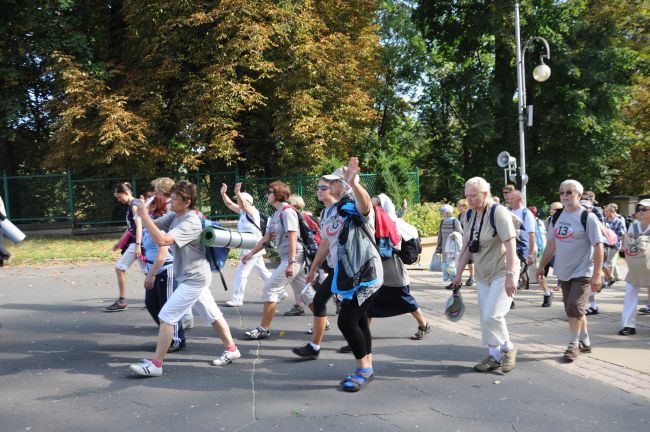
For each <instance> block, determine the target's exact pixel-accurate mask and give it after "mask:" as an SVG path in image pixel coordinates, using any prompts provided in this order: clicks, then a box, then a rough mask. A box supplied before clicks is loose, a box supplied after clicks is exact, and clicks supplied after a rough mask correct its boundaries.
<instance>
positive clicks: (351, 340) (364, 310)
mask: <svg viewBox="0 0 650 432" xmlns="http://www.w3.org/2000/svg"><path fill="white" fill-rule="evenodd" d="M378 293H379V290H377V291H376V292H375V293H374V294H373V295H371V296H370V297H369V298H367V299H366V301H364V302H363V304H361V305H359V302H358V300H357V295H356V294H355V295H354V297H353V298H352V300H343V302H342V303H341V312H340V313H339V319H338V325H339V330H341V333H342V334H343V336H344V337H345V340H346V341H347V342H348V345H349V346H350V348H351V349H352V353H353V354H354V358H356V359H357V360H359V359H362V358H364V357H365V356H366V355H368V354H370V353H372V335H371V334H370V325H369V324H368V309H370V306H372V302H374V301H375V298H377V294H378Z"/></svg>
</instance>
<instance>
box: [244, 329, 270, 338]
mask: <svg viewBox="0 0 650 432" xmlns="http://www.w3.org/2000/svg"><path fill="white" fill-rule="evenodd" d="M246 336H248V338H249V339H253V340H258V339H267V338H268V337H269V336H271V331H270V330H263V329H262V328H261V327H255V328H254V329H252V330H246Z"/></svg>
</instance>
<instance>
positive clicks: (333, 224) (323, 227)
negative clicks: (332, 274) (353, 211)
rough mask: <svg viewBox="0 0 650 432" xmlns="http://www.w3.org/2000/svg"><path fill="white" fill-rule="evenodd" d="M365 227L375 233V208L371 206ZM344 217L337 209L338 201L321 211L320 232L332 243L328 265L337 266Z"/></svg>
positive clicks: (372, 234) (370, 232) (372, 233)
mask: <svg viewBox="0 0 650 432" xmlns="http://www.w3.org/2000/svg"><path fill="white" fill-rule="evenodd" d="M365 221H366V224H365V227H366V230H367V231H368V233H369V234H370V235H371V236H374V235H375V210H374V209H373V208H372V206H371V207H370V213H369V214H368V216H365ZM343 223H344V219H343V217H341V216H339V214H338V212H337V211H336V203H334V204H332V206H330V207H328V208H326V209H325V210H323V212H322V213H321V221H320V233H321V236H324V237H326V238H327V241H328V242H329V245H330V252H329V255H327V265H328V266H330V267H331V268H335V267H336V262H337V261H338V258H339V254H338V250H339V249H338V248H339V234H340V232H341V229H342V228H343Z"/></svg>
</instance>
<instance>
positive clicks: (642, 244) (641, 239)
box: [623, 222, 650, 260]
mask: <svg viewBox="0 0 650 432" xmlns="http://www.w3.org/2000/svg"><path fill="white" fill-rule="evenodd" d="M631 228H632V233H630V234H628V235H626V236H625V239H624V241H623V250H624V251H625V259H628V260H630V259H631V260H647V259H648V258H647V256H648V254H650V250H649V249H650V235H648V234H644V233H642V232H641V227H640V222H633V223H632V225H631Z"/></svg>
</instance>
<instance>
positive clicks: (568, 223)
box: [546, 209, 605, 281]
mask: <svg viewBox="0 0 650 432" xmlns="http://www.w3.org/2000/svg"><path fill="white" fill-rule="evenodd" d="M583 211H586V210H583V209H579V210H577V211H573V212H569V211H567V210H566V209H564V211H562V214H560V217H559V218H558V220H557V221H556V222H555V225H553V222H552V221H551V223H550V224H549V230H548V233H547V234H546V238H547V239H548V240H553V241H554V242H555V264H554V266H553V271H554V272H555V274H556V275H557V277H558V279H559V280H561V281H568V280H571V279H574V278H578V277H591V276H592V275H593V272H594V248H593V245H595V244H598V243H604V242H605V239H604V238H603V235H602V232H601V230H600V225H599V224H600V223H599V222H598V218H597V217H596V215H595V214H593V213H591V212H589V214H588V215H587V231H586V232H585V230H584V228H583V227H582V222H580V214H581V213H582V212H583Z"/></svg>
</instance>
